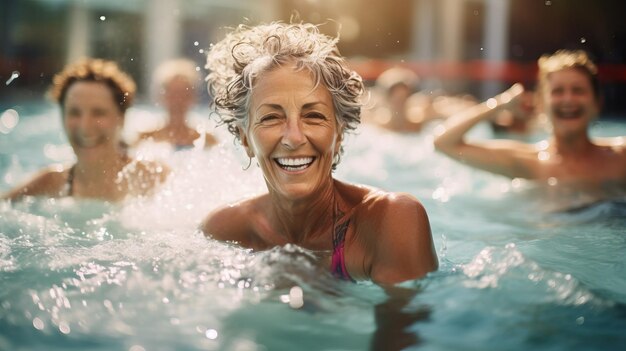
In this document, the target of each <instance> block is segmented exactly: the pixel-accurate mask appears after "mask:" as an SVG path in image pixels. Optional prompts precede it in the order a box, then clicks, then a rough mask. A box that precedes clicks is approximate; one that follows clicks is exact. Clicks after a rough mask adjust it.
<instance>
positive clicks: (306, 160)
mask: <svg viewBox="0 0 626 351" xmlns="http://www.w3.org/2000/svg"><path fill="white" fill-rule="evenodd" d="M274 161H275V162H276V164H277V165H278V166H279V167H280V168H282V169H284V170H286V171H288V172H297V171H302V170H305V169H307V168H309V167H310V166H311V165H312V164H313V161H315V157H278V158H275V159H274Z"/></svg>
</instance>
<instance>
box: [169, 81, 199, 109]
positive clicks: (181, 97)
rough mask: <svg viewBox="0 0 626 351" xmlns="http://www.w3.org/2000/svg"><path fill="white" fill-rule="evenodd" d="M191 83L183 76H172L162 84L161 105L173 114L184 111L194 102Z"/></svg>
mask: <svg viewBox="0 0 626 351" xmlns="http://www.w3.org/2000/svg"><path fill="white" fill-rule="evenodd" d="M195 93H196V92H195V90H194V88H193V85H192V84H191V83H190V82H189V80H187V78H184V77H180V76H177V77H174V78H173V79H172V80H170V81H168V82H167V83H166V84H165V85H164V86H163V96H162V99H163V105H164V106H165V108H166V109H167V110H168V111H170V113H173V114H179V113H180V114H184V113H186V112H187V111H188V110H189V109H190V108H191V107H193V104H194V103H195V99H196V98H195Z"/></svg>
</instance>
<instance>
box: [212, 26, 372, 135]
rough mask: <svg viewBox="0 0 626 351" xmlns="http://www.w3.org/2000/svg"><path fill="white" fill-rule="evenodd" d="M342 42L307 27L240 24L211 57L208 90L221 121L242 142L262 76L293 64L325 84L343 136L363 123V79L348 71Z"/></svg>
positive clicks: (215, 48)
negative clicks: (339, 45) (340, 46)
mask: <svg viewBox="0 0 626 351" xmlns="http://www.w3.org/2000/svg"><path fill="white" fill-rule="evenodd" d="M338 40H339V39H338V38H331V37H329V36H327V35H324V34H321V33H320V32H319V29H318V27H317V26H315V25H313V24H309V23H291V24H285V23H281V22H273V23H270V24H265V25H259V26H255V27H249V26H245V25H240V26H238V27H237V28H236V29H235V30H233V31H232V32H231V33H229V34H227V35H226V37H225V38H224V39H223V40H222V41H220V42H219V43H217V44H215V45H214V46H212V48H211V49H210V51H209V54H208V56H207V64H206V68H207V69H208V70H209V74H208V76H207V82H208V89H209V93H210V94H211V96H213V106H214V107H215V108H216V112H217V115H218V119H219V120H220V122H221V123H223V124H226V125H227V126H228V130H229V131H230V132H231V133H232V134H233V135H235V137H236V138H237V139H239V138H240V136H239V130H238V127H240V126H242V127H244V128H245V127H246V126H247V123H248V108H249V100H250V95H251V92H252V89H253V86H254V83H255V80H256V79H257V78H258V76H259V75H260V74H262V73H264V72H267V71H270V70H272V69H275V68H276V67H280V66H281V65H282V64H285V63H287V62H294V63H295V65H296V68H297V69H304V68H306V69H308V70H309V71H310V72H311V74H312V76H313V78H314V80H315V81H316V85H317V84H320V83H321V84H323V85H324V86H325V87H326V88H327V89H328V90H329V91H330V94H331V97H332V100H333V105H334V109H335V115H336V118H337V121H338V123H339V125H340V126H341V127H343V128H342V130H343V132H345V131H347V130H353V129H355V128H356V127H357V125H358V124H359V123H360V122H361V102H360V99H359V97H360V96H361V94H362V93H363V82H362V79H361V77H360V76H359V75H358V74H357V73H356V72H354V71H352V70H350V69H349V68H348V67H347V65H346V62H345V60H344V58H343V57H342V56H341V55H340V54H339V50H338V49H337V42H338Z"/></svg>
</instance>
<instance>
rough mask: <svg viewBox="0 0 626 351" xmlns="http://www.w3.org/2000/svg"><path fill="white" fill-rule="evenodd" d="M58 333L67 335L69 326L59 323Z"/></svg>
mask: <svg viewBox="0 0 626 351" xmlns="http://www.w3.org/2000/svg"><path fill="white" fill-rule="evenodd" d="M59 331H60V332H61V333H63V334H69V333H70V331H71V329H70V325H69V324H67V323H66V322H61V323H59Z"/></svg>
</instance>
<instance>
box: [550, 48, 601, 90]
mask: <svg viewBox="0 0 626 351" xmlns="http://www.w3.org/2000/svg"><path fill="white" fill-rule="evenodd" d="M566 68H574V69H577V70H579V71H581V72H583V73H584V74H586V75H587V77H588V78H589V82H590V83H591V87H592V88H593V93H594V95H595V97H596V99H600V96H601V91H600V81H599V79H598V67H597V66H596V65H595V64H594V63H593V61H592V60H591V58H589V55H587V53H586V52H585V51H583V50H573V51H572V50H559V51H557V52H555V53H554V54H552V55H543V56H541V57H540V58H539V88H540V89H545V85H546V83H547V81H548V76H549V75H550V74H551V73H554V72H557V71H560V70H563V69H566Z"/></svg>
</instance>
